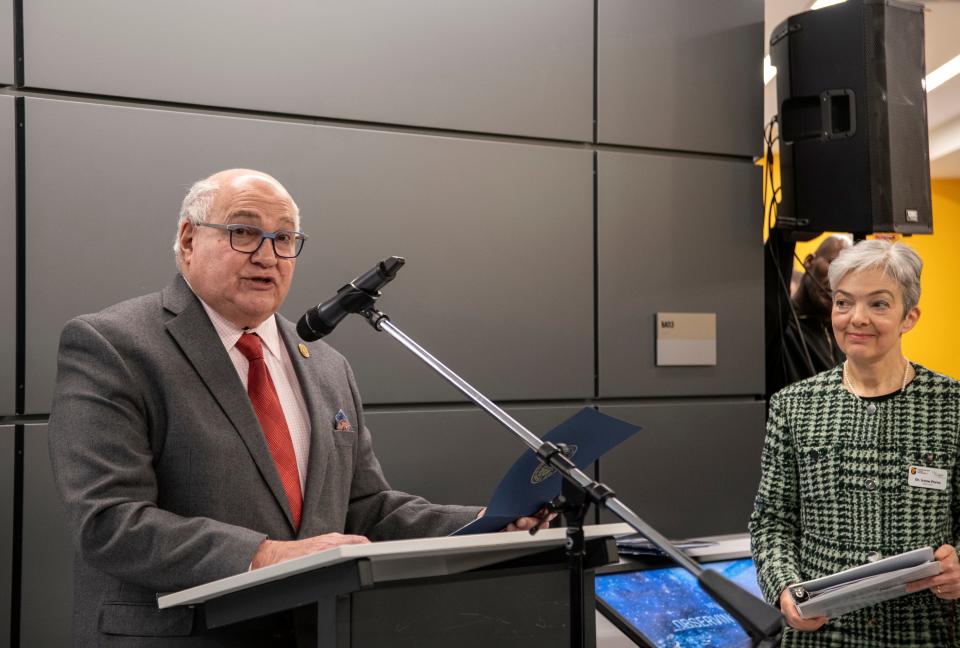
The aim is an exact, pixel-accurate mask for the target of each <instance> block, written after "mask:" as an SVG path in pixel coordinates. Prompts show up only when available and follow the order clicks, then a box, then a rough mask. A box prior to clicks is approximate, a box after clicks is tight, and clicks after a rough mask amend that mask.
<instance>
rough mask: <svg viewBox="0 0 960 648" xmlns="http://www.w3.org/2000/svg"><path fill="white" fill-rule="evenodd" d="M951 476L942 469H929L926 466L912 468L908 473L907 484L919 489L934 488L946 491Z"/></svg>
mask: <svg viewBox="0 0 960 648" xmlns="http://www.w3.org/2000/svg"><path fill="white" fill-rule="evenodd" d="M949 476H950V473H948V472H947V471H946V470H943V469H941V468H927V467H925V466H910V470H909V472H908V473H907V483H908V484H910V485H911V486H916V487H917V488H933V489H934V490H946V488H947V478H948V477H949Z"/></svg>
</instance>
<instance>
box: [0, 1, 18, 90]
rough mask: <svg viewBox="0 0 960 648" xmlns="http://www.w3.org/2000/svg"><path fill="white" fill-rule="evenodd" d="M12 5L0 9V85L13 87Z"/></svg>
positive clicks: (8, 4)
mask: <svg viewBox="0 0 960 648" xmlns="http://www.w3.org/2000/svg"><path fill="white" fill-rule="evenodd" d="M13 40H14V39H13V3H10V2H8V3H6V4H4V5H3V8H2V9H0V85H13V83H14V79H15V75H14V50H13Z"/></svg>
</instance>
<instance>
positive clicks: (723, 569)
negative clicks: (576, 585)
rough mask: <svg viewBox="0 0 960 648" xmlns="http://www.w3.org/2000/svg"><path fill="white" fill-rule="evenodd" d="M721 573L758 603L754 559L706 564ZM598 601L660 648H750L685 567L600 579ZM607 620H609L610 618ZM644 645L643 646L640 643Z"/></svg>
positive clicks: (728, 618)
mask: <svg viewBox="0 0 960 648" xmlns="http://www.w3.org/2000/svg"><path fill="white" fill-rule="evenodd" d="M704 567H707V568H709V569H715V570H717V571H719V572H720V573H722V574H723V575H724V576H725V577H726V578H727V579H728V580H730V581H733V582H734V583H736V584H737V585H739V586H741V587H742V588H743V589H745V590H746V591H748V592H750V593H751V594H753V595H754V596H756V597H757V598H762V595H761V594H760V588H759V586H758V585H757V570H756V568H755V567H754V565H753V561H752V560H751V559H750V558H742V559H739V560H725V561H719V562H714V563H707V564H705V565H704ZM595 587H596V596H597V600H598V603H602V604H603V605H601V606H600V607H601V610H602V608H603V607H604V606H606V607H607V608H608V609H607V610H602V611H604V612H605V613H607V612H609V611H611V610H612V611H613V612H614V613H615V614H616V616H618V617H620V618H619V621H620V623H616V622H617V619H615V618H612V617H611V620H613V621H614V622H615V623H616V624H617V625H618V626H621V629H624V628H623V627H622V626H623V625H624V624H626V625H627V626H629V627H630V628H631V629H632V630H634V633H629V632H628V634H636V633H638V634H639V635H640V636H641V637H642V638H643V639H644V640H646V641H647V642H648V643H649V644H650V645H652V646H656V647H657V648H741V647H743V648H749V646H750V645H751V644H750V640H749V637H748V636H747V634H746V633H745V632H744V631H743V630H742V629H741V628H740V626H739V625H738V624H737V622H736V621H735V620H734V619H733V617H731V616H730V614H728V613H727V612H726V610H724V609H723V608H722V607H720V604H719V603H716V602H714V601H713V599H711V598H710V596H708V595H707V593H706V592H704V591H703V590H702V589H701V588H700V585H699V584H698V583H697V579H696V578H695V577H694V576H693V575H691V574H690V573H689V572H687V571H686V570H684V569H682V568H680V567H668V568H663V569H638V570H636V571H625V572H617V573H611V574H597V577H596V584H595ZM607 616H610V615H609V614H607ZM641 645H642V644H641Z"/></svg>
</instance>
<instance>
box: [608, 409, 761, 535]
mask: <svg viewBox="0 0 960 648" xmlns="http://www.w3.org/2000/svg"><path fill="white" fill-rule="evenodd" d="M600 411H602V412H603V413H604V414H609V415H611V416H616V417H617V418H621V419H623V420H625V421H629V422H631V423H634V424H636V425H640V426H642V427H643V429H642V430H640V431H639V432H638V433H637V434H635V435H634V436H633V437H631V438H630V439H627V440H626V441H624V442H623V445H622V446H620V447H618V448H616V450H615V451H614V452H611V453H609V454H607V455H605V456H604V457H603V458H602V459H601V460H600V480H601V481H602V482H603V483H605V484H606V485H607V486H609V487H610V488H612V489H613V490H614V491H615V492H616V493H617V496H618V497H619V498H620V499H621V500H622V501H623V502H624V503H625V504H626V505H627V506H628V507H630V509H632V510H633V512H634V513H636V514H637V515H639V516H640V518H641V519H643V520H645V521H646V522H648V523H649V524H651V525H652V526H653V527H654V528H655V529H657V530H658V531H660V532H661V533H663V534H665V535H667V536H668V537H673V538H684V537H691V536H698V535H713V534H721V533H743V532H745V531H746V529H747V519H748V517H749V515H750V511H751V510H753V497H754V495H756V491H757V484H759V482H760V452H761V450H762V449H763V438H764V432H763V422H764V418H765V416H766V412H765V404H764V403H763V402H727V403H723V402H703V401H688V402H683V403H660V404H654V403H651V404H637V405H627V404H624V405H603V406H601V407H600ZM601 521H603V522H613V521H616V519H615V518H614V517H613V516H612V515H611V514H609V513H606V512H604V514H603V516H602V517H601Z"/></svg>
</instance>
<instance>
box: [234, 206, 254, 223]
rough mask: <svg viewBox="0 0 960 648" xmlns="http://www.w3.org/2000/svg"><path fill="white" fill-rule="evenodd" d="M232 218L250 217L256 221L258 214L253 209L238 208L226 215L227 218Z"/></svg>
mask: <svg viewBox="0 0 960 648" xmlns="http://www.w3.org/2000/svg"><path fill="white" fill-rule="evenodd" d="M234 218H251V219H253V220H255V221H257V222H258V223H259V222H260V214H258V213H257V212H255V211H250V210H249V209H238V210H237V211H235V212H230V214H229V215H228V216H227V220H232V219H234Z"/></svg>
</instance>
